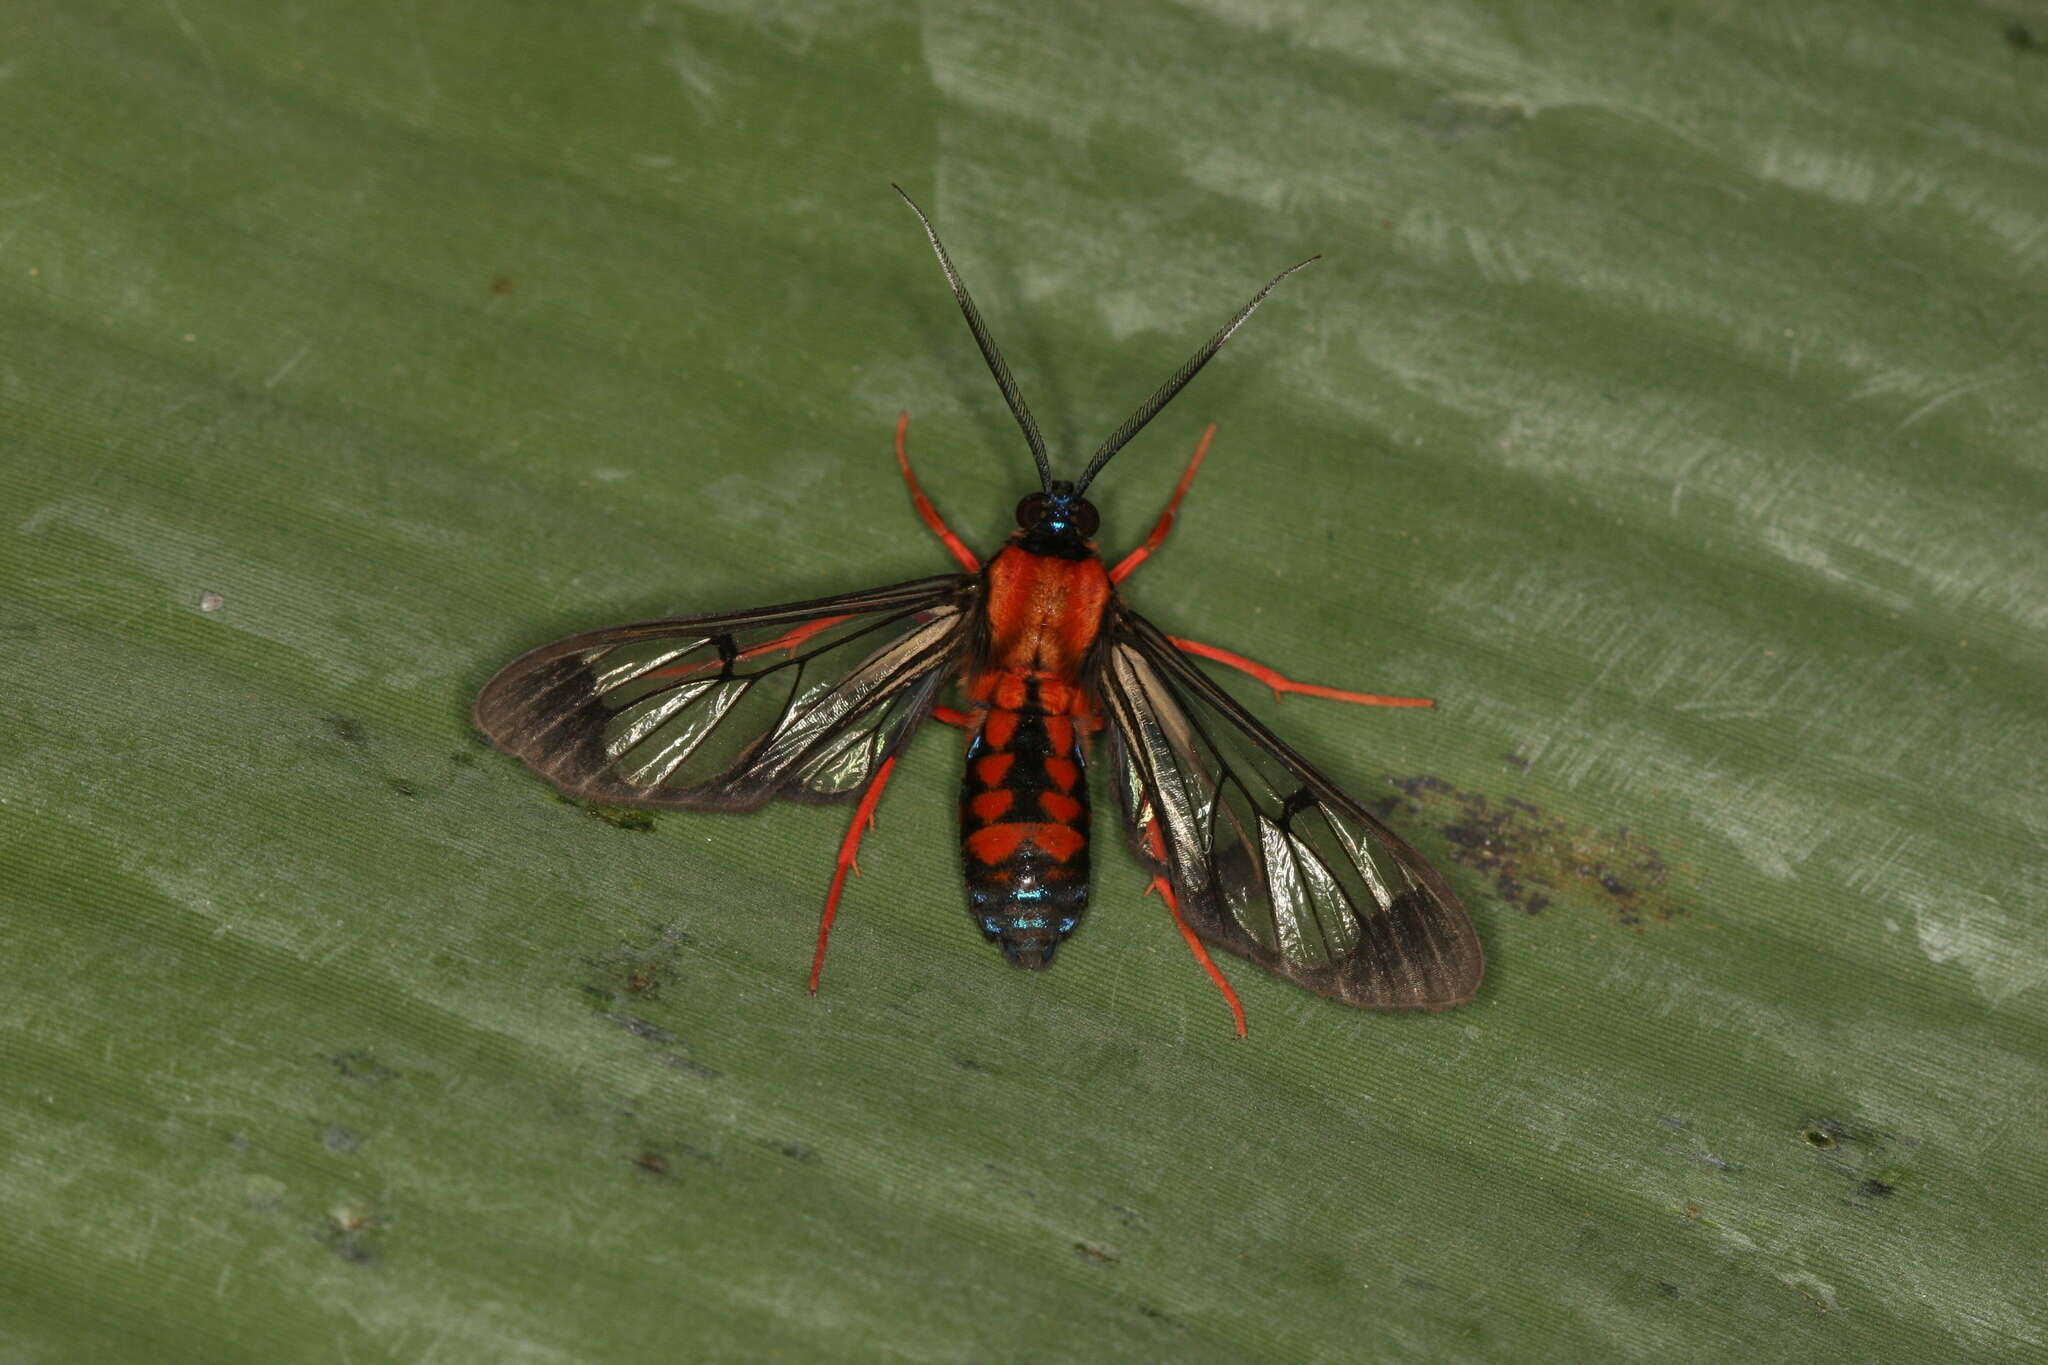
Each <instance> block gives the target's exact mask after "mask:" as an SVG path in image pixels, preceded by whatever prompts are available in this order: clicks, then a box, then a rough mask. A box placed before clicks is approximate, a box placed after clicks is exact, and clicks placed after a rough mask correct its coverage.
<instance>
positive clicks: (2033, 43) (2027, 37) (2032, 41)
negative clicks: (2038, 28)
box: [2005, 19, 2041, 52]
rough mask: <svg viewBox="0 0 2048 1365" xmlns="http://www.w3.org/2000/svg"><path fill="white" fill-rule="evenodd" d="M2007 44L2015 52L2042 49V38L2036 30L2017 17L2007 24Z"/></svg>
mask: <svg viewBox="0 0 2048 1365" xmlns="http://www.w3.org/2000/svg"><path fill="white" fill-rule="evenodd" d="M2005 45H2006V46H2007V47H2009V48H2011V49H2012V50H2013V51H2015V52H2039V51H2041V40H2040V39H2039V38H2038V37H2036V36H2035V35H2034V30H2033V29H2031V28H2028V27H2027V26H2026V25H2025V24H2023V23H2021V22H2020V21H2019V20H2017V19H2015V20H2013V21H2012V22H2011V23H2009V24H2007V25H2006V26H2005Z"/></svg>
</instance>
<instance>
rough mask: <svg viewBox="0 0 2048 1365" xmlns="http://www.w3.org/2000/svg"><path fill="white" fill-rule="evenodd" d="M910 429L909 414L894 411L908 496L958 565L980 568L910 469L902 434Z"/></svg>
mask: <svg viewBox="0 0 2048 1365" xmlns="http://www.w3.org/2000/svg"><path fill="white" fill-rule="evenodd" d="M909 433H910V414H909V413H908V412H899V413H897V414H896V467H897V468H898V469H900V470H902V471H903V482H905V483H907V484H909V485H910V500H911V501H912V502H913V503H916V504H917V514H918V515H919V516H920V517H923V518H924V524H925V525H927V526H929V527H931V528H932V534H933V535H935V536H937V537H938V538H939V539H940V540H942V541H944V542H945V545H946V548H947V549H948V550H950V551H952V552H953V558H955V559H957V560H959V561H960V567H961V568H963V569H965V570H967V572H969V573H979V572H980V571H981V561H980V560H978V559H976V558H975V557H974V551H972V550H970V549H968V548H967V547H966V546H965V545H963V544H961V543H960V537H958V536H956V535H954V534H953V533H952V531H950V530H948V529H947V527H946V522H945V519H944V518H943V517H941V516H940V515H939V509H938V508H936V507H934V506H932V500H931V499H930V498H928V497H926V496H925V495H924V489H922V488H920V487H918V485H917V475H915V474H913V473H911V472H910V449H909V447H908V446H907V445H906V444H905V441H904V438H905V437H906V436H908V435H909Z"/></svg>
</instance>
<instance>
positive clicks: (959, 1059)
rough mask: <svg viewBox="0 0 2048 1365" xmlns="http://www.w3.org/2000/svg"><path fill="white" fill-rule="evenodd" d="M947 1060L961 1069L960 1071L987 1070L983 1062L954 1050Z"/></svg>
mask: <svg viewBox="0 0 2048 1365" xmlns="http://www.w3.org/2000/svg"><path fill="white" fill-rule="evenodd" d="M949 1060H950V1061H951V1062H952V1063H953V1065H954V1066H957V1067H959V1068H960V1069H961V1070H962V1071H987V1070H988V1067H987V1066H986V1065H984V1064H983V1063H981V1062H977V1061H975V1060H974V1058H972V1057H967V1056H962V1055H961V1054H959V1053H957V1052H956V1053H954V1054H953V1055H952V1057H951V1058H949Z"/></svg>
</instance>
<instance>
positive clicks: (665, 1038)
mask: <svg viewBox="0 0 2048 1365" xmlns="http://www.w3.org/2000/svg"><path fill="white" fill-rule="evenodd" d="M605 1018H607V1019H609V1020H611V1021H612V1022H613V1023H614V1024H617V1025H618V1026H619V1027H620V1028H622V1029H624V1030H625V1031H626V1032H628V1033H630V1034H632V1035H633V1036H634V1037H635V1038H645V1039H646V1040H647V1041H648V1042H650V1043H673V1042H674V1041H675V1040H676V1036H675V1035H674V1034H673V1033H670V1032H669V1031H668V1030H667V1029H665V1028H663V1027H662V1026H661V1025H659V1024H657V1023H655V1022H654V1021H653V1020H651V1019H642V1018H641V1017H640V1016H639V1015H637V1014H607V1015H606V1016H605Z"/></svg>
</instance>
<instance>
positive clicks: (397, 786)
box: [384, 777, 420, 796]
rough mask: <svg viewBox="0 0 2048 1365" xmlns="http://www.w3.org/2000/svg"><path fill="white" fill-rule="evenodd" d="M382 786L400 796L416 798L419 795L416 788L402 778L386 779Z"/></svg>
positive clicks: (418, 790)
mask: <svg viewBox="0 0 2048 1365" xmlns="http://www.w3.org/2000/svg"><path fill="white" fill-rule="evenodd" d="M384 785H385V786H387V787H389V788H391V790H392V791H394V792H397V793H398V794H399V795H400V796H418V795H419V794H420V789H419V788H418V787H416V786H414V785H413V784H412V783H410V782H408V781H406V780H405V779H404V778H402V777H392V778H386V779H385V783H384Z"/></svg>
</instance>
